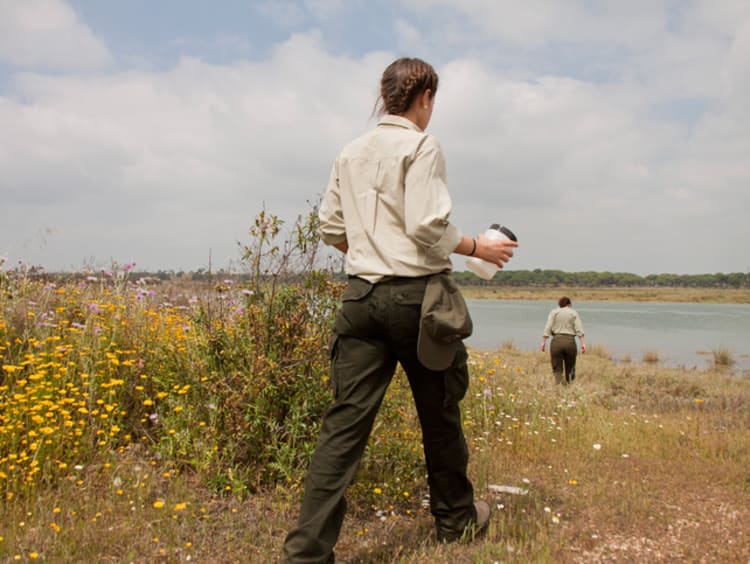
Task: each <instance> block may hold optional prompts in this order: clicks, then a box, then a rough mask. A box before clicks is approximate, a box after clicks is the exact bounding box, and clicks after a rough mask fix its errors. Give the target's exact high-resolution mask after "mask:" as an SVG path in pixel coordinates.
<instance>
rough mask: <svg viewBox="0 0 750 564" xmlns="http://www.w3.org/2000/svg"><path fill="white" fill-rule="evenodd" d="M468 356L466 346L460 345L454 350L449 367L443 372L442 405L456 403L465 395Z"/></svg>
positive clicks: (467, 379) (467, 377)
mask: <svg viewBox="0 0 750 564" xmlns="http://www.w3.org/2000/svg"><path fill="white" fill-rule="evenodd" d="M468 358H469V355H468V353H467V352H466V347H461V348H460V349H458V351H456V357H455V358H454V359H453V364H452V365H451V367H450V368H448V370H446V371H445V372H444V373H443V375H444V378H445V396H444V398H443V405H444V406H446V407H447V406H449V405H455V404H457V403H458V402H460V401H461V400H462V399H464V396H465V395H466V390H467V389H468V388H469V365H468V363H467V362H466V361H467V360H468Z"/></svg>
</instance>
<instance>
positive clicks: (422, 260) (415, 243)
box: [319, 115, 462, 283]
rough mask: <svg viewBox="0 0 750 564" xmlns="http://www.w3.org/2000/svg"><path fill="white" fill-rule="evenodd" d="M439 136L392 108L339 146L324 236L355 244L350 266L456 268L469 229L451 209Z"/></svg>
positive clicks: (368, 273)
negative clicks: (453, 216)
mask: <svg viewBox="0 0 750 564" xmlns="http://www.w3.org/2000/svg"><path fill="white" fill-rule="evenodd" d="M451 205H452V204H451V198H450V195H449V194H448V187H447V184H446V173H445V159H444V157H443V152H442V150H441V148H440V143H439V142H438V141H437V139H435V138H434V137H432V136H431V135H428V134H427V133H425V132H424V131H422V130H421V129H420V128H419V127H418V126H417V125H415V124H414V123H412V122H411V121H409V120H408V119H406V118H403V117H400V116H395V115H386V116H384V117H383V118H382V119H381V120H380V122H379V123H378V125H377V127H376V128H375V129H373V130H372V131H370V132H368V133H366V134H364V135H362V136H361V137H359V138H357V139H355V140H354V141H352V142H351V143H349V144H348V145H346V146H345V147H344V149H343V150H342V151H341V153H339V155H338V157H337V158H336V161H335V163H334V165H333V170H332V171H331V178H330V180H329V182H328V188H327V190H326V193H325V196H324V197H323V201H322V203H321V206H320V212H319V216H320V235H321V238H322V239H323V242H324V243H326V244H328V245H335V244H337V243H341V242H343V241H344V240H346V241H347V243H348V245H349V250H348V252H347V254H346V266H345V270H346V273H347V274H349V275H353V276H359V277H361V278H364V279H366V280H368V281H370V282H373V283H375V282H378V281H379V280H381V279H382V278H384V277H386V276H407V277H414V276H425V275H428V274H435V273H438V272H443V271H449V270H451V268H452V264H451V261H450V255H451V253H452V252H453V251H454V249H455V248H456V247H457V246H458V244H459V243H460V242H461V238H462V234H461V232H460V231H459V230H458V228H456V227H455V226H454V225H452V224H451V223H450V222H449V221H448V217H449V215H450V212H451Z"/></svg>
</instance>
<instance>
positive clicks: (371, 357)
mask: <svg viewBox="0 0 750 564" xmlns="http://www.w3.org/2000/svg"><path fill="white" fill-rule="evenodd" d="M426 283H427V278H426V277H425V278H396V279H391V280H388V281H384V282H380V283H378V284H375V285H372V284H369V283H368V282H366V281H364V280H361V279H358V278H352V279H350V281H349V285H348V287H347V289H346V291H345V292H344V296H343V304H342V307H341V310H340V311H339V313H338V315H337V317H336V322H335V325H334V340H333V344H332V347H331V358H332V360H331V381H332V383H333V386H334V402H333V404H332V405H331V407H330V408H329V410H328V412H327V413H326V415H325V417H324V419H323V426H322V429H321V432H320V436H319V438H318V443H317V446H316V448H315V453H314V454H313V456H312V460H311V462H310V467H309V469H308V474H307V478H306V481H305V493H304V497H303V500H302V507H301V510H300V516H299V520H298V522H297V525H296V527H295V528H294V529H293V530H292V531H291V532H290V533H289V535H288V536H287V538H286V542H285V544H284V562H326V561H332V559H333V547H334V545H335V544H336V540H337V539H338V536H339V532H340V530H341V525H342V522H343V520H344V513H345V510H346V502H345V500H344V492H345V489H346V487H347V486H348V485H349V483H350V482H351V481H352V478H353V477H354V473H355V471H356V469H357V466H358V464H359V461H360V458H361V456H362V453H363V452H364V449H365V445H366V444H367V440H368V437H369V435H370V431H371V430H372V425H373V421H374V420H375V416H376V414H377V412H378V409H379V408H380V404H381V402H382V400H383V395H384V394H385V391H386V388H387V387H388V384H390V382H391V379H392V377H393V374H394V371H395V369H396V363H397V362H398V363H401V366H403V368H404V371H405V372H406V375H407V377H408V380H409V385H410V387H411V391H412V395H413V397H414V401H415V404H416V408H417V413H418V415H419V421H420V425H421V427H422V440H423V443H424V453H425V460H426V464H427V474H428V483H429V488H430V509H431V511H432V514H433V516H434V517H435V523H436V527H437V533H438V538H439V539H443V540H456V539H457V538H458V537H460V535H461V534H462V532H463V531H464V528H466V527H467V526H468V525H469V524H470V523H472V522H474V521H475V520H476V512H475V509H474V504H473V501H474V499H473V498H474V493H473V488H472V485H471V482H470V481H469V479H468V478H467V476H466V466H467V463H468V458H469V454H468V449H467V446H466V440H465V438H464V434H463V430H462V428H461V413H460V410H459V406H458V403H459V401H460V400H461V399H462V398H463V396H464V394H465V393H466V388H467V386H468V379H469V374H468V367H467V364H466V359H467V355H466V349H465V347H462V348H461V350H460V351H459V353H458V354H457V357H456V359H455V361H454V363H453V366H451V367H450V368H448V369H447V370H445V371H442V372H434V371H431V370H429V369H427V368H425V367H424V366H423V365H422V364H421V363H420V362H419V360H418V358H417V352H416V350H417V337H418V334H419V319H420V313H421V304H422V297H423V296H424V290H425V285H426Z"/></svg>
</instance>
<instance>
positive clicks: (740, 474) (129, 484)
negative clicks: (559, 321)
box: [0, 347, 750, 563]
mask: <svg viewBox="0 0 750 564" xmlns="http://www.w3.org/2000/svg"><path fill="white" fill-rule="evenodd" d="M472 372H473V378H472V385H471V388H470V391H469V393H468V394H467V397H466V399H465V400H464V404H463V405H464V414H465V425H466V433H467V438H468V440H469V444H470V449H471V453H472V454H471V464H470V473H471V475H472V477H473V480H474V483H475V486H476V489H477V493H478V495H481V496H483V497H486V498H488V499H491V501H492V502H493V505H494V506H495V514H494V517H493V519H492V523H491V526H490V530H489V533H488V536H487V538H486V539H485V540H484V541H482V542H475V543H473V544H469V545H446V546H441V545H437V544H436V543H435V541H434V537H433V531H432V521H431V517H430V516H429V514H428V513H427V512H426V511H425V510H424V509H423V508H422V505H421V500H422V498H423V496H424V493H425V486H424V483H423V484H422V486H421V489H417V490H414V491H411V492H410V496H409V497H408V498H407V497H404V496H401V499H396V498H395V496H394V497H385V494H382V495H370V496H365V495H361V494H358V495H357V496H355V498H353V499H350V501H351V502H352V503H350V511H349V513H348V514H347V519H346V521H345V525H344V529H343V531H342V536H341V538H340V542H339V544H338V546H337V549H336V551H337V562H338V561H341V562H403V563H407V562H408V563H417V562H418V563H422V562H424V563H427V562H496V561H498V562H592V561H598V562H601V561H613V562H674V561H696V562H697V561H711V562H747V561H748V560H749V559H750V533H748V530H747V522H748V520H749V519H750V471H748V468H750V380H748V379H743V378H733V377H730V376H728V375H726V374H725V373H721V372H712V371H705V372H704V371H696V370H693V371H685V370H680V369H672V368H666V367H660V366H655V365H648V364H642V365H636V364H628V365H622V364H615V363H613V362H612V361H611V360H609V359H608V358H606V357H605V355H585V356H582V357H579V365H578V378H577V380H576V382H575V384H574V385H572V386H569V387H565V388H563V387H556V386H554V385H553V384H552V381H553V379H552V376H551V374H550V373H549V365H548V357H547V356H546V355H544V354H543V353H540V352H535V353H530V352H521V351H517V350H515V349H513V348H511V347H505V348H503V349H502V350H499V351H496V352H480V351H472ZM402 424H403V425H405V426H416V422H415V419H414V416H413V411H409V410H408V409H407V410H406V411H405V416H404V418H403V423H402ZM492 484H494V485H513V486H522V487H524V488H527V489H528V493H527V495H522V496H518V495H510V494H493V493H491V492H489V491H488V489H487V488H488V486H489V485H492ZM299 493H300V492H299V490H298V489H296V487H282V486H279V487H278V488H276V489H273V490H265V491H261V492H258V493H256V494H254V495H249V496H248V495H246V496H240V495H238V494H235V493H232V492H231V491H226V492H217V491H215V490H213V489H212V488H210V487H209V486H208V485H207V484H206V483H205V482H202V481H200V480H198V479H197V476H195V475H191V474H187V473H185V474H183V473H182V472H180V471H178V469H176V468H173V467H171V466H170V463H169V461H166V460H159V459H157V458H155V457H154V455H153V452H152V451H150V450H149V449H146V448H137V447H129V448H126V449H121V450H120V451H119V452H113V453H112V454H111V457H110V458H109V459H107V460H100V461H98V462H97V463H96V464H92V465H90V466H88V467H86V468H83V469H81V470H80V472H79V478H78V479H77V480H73V479H71V480H68V481H66V482H64V483H63V484H61V485H59V486H58V487H56V488H47V489H44V490H42V491H41V492H40V493H39V495H38V496H35V497H34V498H32V499H27V500H20V499H14V500H10V501H6V502H5V505H4V506H3V507H2V516H1V517H2V519H1V524H0V537H2V540H0V560H3V561H12V560H13V559H14V558H15V557H16V555H17V556H18V558H19V559H20V560H22V561H28V560H31V559H32V558H33V556H36V557H37V559H39V560H44V561H49V562H94V561H96V562H184V561H188V560H191V561H198V562H219V563H221V562H243V563H244V562H273V561H278V559H279V556H280V548H281V544H282V542H283V539H284V536H285V534H286V531H287V530H288V528H289V527H290V525H291V524H292V522H293V520H294V518H295V516H296V512H297V510H298V496H299ZM53 524H54V525H53Z"/></svg>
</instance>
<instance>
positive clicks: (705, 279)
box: [453, 268, 750, 288]
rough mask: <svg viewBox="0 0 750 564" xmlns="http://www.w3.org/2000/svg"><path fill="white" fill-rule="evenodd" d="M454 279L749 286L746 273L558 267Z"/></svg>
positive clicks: (508, 282)
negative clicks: (642, 272)
mask: <svg viewBox="0 0 750 564" xmlns="http://www.w3.org/2000/svg"><path fill="white" fill-rule="evenodd" d="M453 275H454V277H455V278H456V281H457V282H458V283H460V284H466V285H469V286H478V285H485V286H575V287H589V288H591V287H601V286H611V287H636V286H659V287H685V288H690V287H692V288H743V287H747V286H749V285H750V275H748V274H745V273H743V272H732V273H730V274H723V273H716V274H649V275H647V276H640V275H638V274H632V273H630V272H593V271H586V272H563V271H562V270H542V269H539V268H537V269H534V270H501V271H499V272H498V273H497V274H495V277H494V278H493V279H492V280H482V279H481V278H478V277H477V276H475V275H474V274H472V273H471V272H469V271H463V272H454V274H453Z"/></svg>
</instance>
